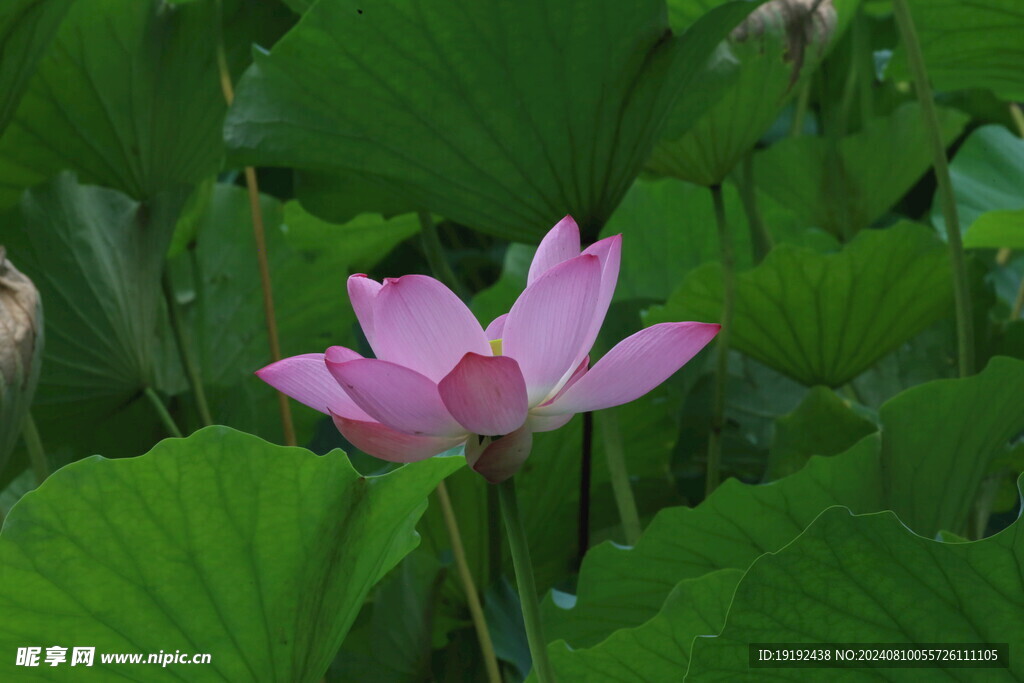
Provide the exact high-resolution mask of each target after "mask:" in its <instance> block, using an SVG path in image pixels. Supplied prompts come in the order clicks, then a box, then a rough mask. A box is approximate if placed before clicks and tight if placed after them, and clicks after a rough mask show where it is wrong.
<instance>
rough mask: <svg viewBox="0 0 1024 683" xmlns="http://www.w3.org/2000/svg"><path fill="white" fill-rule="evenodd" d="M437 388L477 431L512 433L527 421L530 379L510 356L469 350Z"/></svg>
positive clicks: (457, 414) (460, 418)
mask: <svg viewBox="0 0 1024 683" xmlns="http://www.w3.org/2000/svg"><path fill="white" fill-rule="evenodd" d="M437 389H438V391H439V392H440V394H441V400H442V401H444V405H445V407H446V408H448V412H449V413H451V414H452V416H453V417H454V418H455V419H456V420H458V422H459V424H461V425H462V426H463V427H465V428H466V429H467V430H468V431H470V432H472V433H473V434H485V435H492V436H495V435H499V434H508V433H510V432H514V431H515V430H517V429H519V428H520V427H521V426H522V425H523V422H525V421H526V410H527V407H528V406H527V404H526V382H525V381H524V380H523V373H521V372H520V371H519V364H518V363H516V361H515V360H514V359H512V358H509V357H508V356H481V355H478V354H475V353H467V354H466V355H465V356H463V358H462V360H461V361H459V364H458V365H456V366H455V369H453V370H452V371H451V372H449V373H448V375H447V376H446V377H445V378H444V379H442V380H441V381H440V382H439V383H438V385H437Z"/></svg>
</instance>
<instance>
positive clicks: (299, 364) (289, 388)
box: [256, 346, 370, 420]
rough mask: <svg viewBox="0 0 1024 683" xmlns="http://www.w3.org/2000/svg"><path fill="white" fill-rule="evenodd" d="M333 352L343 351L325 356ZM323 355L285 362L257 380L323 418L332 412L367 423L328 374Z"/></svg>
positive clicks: (259, 374) (261, 372) (269, 368)
mask: <svg viewBox="0 0 1024 683" xmlns="http://www.w3.org/2000/svg"><path fill="white" fill-rule="evenodd" d="M333 349H342V347H340V346H334V347H331V349H328V353H330V352H331V351H332V350H333ZM343 350H344V351H346V352H348V353H350V354H353V356H354V357H356V358H358V357H360V356H359V354H358V353H356V352H355V351H350V350H349V349H343ZM324 355H325V354H322V353H306V354H303V355H301V356H292V357H291V358H284V359H282V360H279V361H277V362H276V363H271V364H270V365H268V366H266V367H265V368H262V369H260V370H257V371H256V376H257V377H259V378H260V379H261V380H263V381H264V382H266V383H267V384H269V385H270V386H272V387H274V388H275V389H277V390H278V391H280V392H281V393H283V394H287V395H288V396H291V397H292V398H294V399H295V400H296V401H298V402H299V403H302V404H304V405H307V406H309V407H310V408H312V409H313V410H319V411H320V412H321V413H324V414H325V415H326V414H330V413H331V412H334V413H337V414H338V415H344V416H345V417H347V418H351V419H356V420H369V419H370V417H369V416H368V415H367V414H366V413H364V412H363V411H362V410H361V409H360V408H359V407H358V406H357V405H356V404H355V403H353V402H352V399H351V398H349V396H348V394H346V393H345V390H344V389H342V388H341V387H340V386H339V385H338V383H337V382H336V381H335V380H334V377H332V376H331V373H330V372H328V371H327V366H326V365H324Z"/></svg>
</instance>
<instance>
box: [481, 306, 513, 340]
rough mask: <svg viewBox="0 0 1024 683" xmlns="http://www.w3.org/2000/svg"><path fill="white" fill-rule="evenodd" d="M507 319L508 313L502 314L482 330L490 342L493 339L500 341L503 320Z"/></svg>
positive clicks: (503, 324) (503, 327) (503, 325)
mask: <svg viewBox="0 0 1024 683" xmlns="http://www.w3.org/2000/svg"><path fill="white" fill-rule="evenodd" d="M507 317H508V313H502V314H501V315H499V316H498V317H497V318H495V319H494V320H492V321H491V324H490V325H488V326H487V329H486V330H484V334H486V335H487V338H488V339H489V340H491V341H493V340H495V339H501V335H502V333H503V332H504V331H505V318H507Z"/></svg>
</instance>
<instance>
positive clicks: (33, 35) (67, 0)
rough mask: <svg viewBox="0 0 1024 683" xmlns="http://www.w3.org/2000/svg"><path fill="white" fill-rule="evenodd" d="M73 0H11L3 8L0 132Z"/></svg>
mask: <svg viewBox="0 0 1024 683" xmlns="http://www.w3.org/2000/svg"><path fill="white" fill-rule="evenodd" d="M70 6H71V0H8V1H7V2H5V3H4V4H3V7H0V133H3V130H4V128H6V127H7V124H8V122H10V120H11V117H12V116H14V110H15V108H16V107H17V106H18V102H19V101H20V99H21V95H22V93H23V92H24V91H25V87H26V86H27V85H28V80H29V77H30V76H31V75H32V72H33V70H34V69H35V66H36V63H37V62H38V61H39V58H40V57H41V56H42V54H43V51H44V50H45V49H46V46H47V45H49V43H50V40H51V39H52V38H53V34H54V33H56V32H57V27H58V26H60V22H61V20H63V19H64V15H65V14H66V13H67V11H68V8H69V7H70Z"/></svg>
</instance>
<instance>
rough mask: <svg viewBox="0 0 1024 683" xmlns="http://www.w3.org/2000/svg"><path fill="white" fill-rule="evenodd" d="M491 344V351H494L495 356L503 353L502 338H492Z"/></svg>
mask: <svg viewBox="0 0 1024 683" xmlns="http://www.w3.org/2000/svg"><path fill="white" fill-rule="evenodd" d="M490 344H491V353H493V354H494V355H495V356H500V355H501V340H500V339H492V340H491V342H490Z"/></svg>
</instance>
